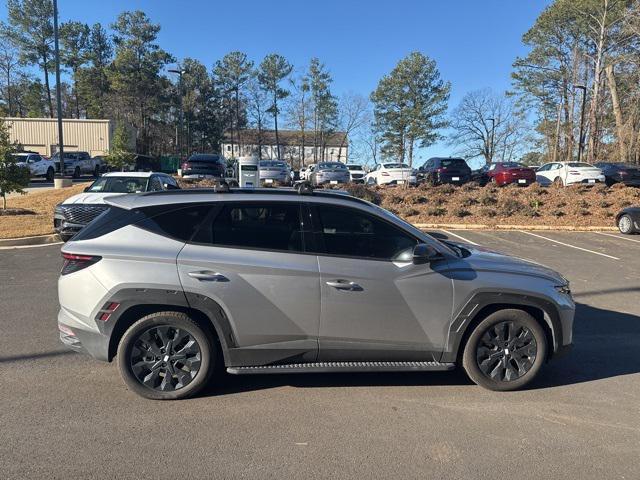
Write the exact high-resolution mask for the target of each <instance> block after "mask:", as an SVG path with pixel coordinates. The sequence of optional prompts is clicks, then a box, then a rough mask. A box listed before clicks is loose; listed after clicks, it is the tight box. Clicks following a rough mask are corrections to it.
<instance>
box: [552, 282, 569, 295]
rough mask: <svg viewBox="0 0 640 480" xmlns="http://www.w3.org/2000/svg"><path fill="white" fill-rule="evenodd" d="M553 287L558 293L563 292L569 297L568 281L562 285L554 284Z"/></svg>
mask: <svg viewBox="0 0 640 480" xmlns="http://www.w3.org/2000/svg"><path fill="white" fill-rule="evenodd" d="M554 288H555V289H556V291H558V292H559V293H563V294H564V295H567V296H569V297H570V296H571V287H570V286H569V282H567V283H565V284H564V285H556V286H555V287H554Z"/></svg>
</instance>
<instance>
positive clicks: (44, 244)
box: [0, 242, 64, 250]
mask: <svg viewBox="0 0 640 480" xmlns="http://www.w3.org/2000/svg"><path fill="white" fill-rule="evenodd" d="M63 243H64V242H53V243H43V244H42V245H16V246H13V247H0V250H15V249H17V248H40V247H50V246H51V245H62V244H63Z"/></svg>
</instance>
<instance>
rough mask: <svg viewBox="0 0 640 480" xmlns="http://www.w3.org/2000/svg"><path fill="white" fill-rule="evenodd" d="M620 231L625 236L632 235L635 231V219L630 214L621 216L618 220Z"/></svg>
mask: <svg viewBox="0 0 640 480" xmlns="http://www.w3.org/2000/svg"><path fill="white" fill-rule="evenodd" d="M618 230H620V233H624V234H625V235H631V234H632V233H633V232H634V231H635V229H634V228H633V218H631V215H629V214H628V213H625V214H624V215H621V216H620V218H619V219H618Z"/></svg>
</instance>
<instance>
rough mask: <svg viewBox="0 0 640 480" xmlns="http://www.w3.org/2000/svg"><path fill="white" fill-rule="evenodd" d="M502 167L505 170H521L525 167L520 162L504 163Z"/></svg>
mask: <svg viewBox="0 0 640 480" xmlns="http://www.w3.org/2000/svg"><path fill="white" fill-rule="evenodd" d="M502 166H503V167H504V168H519V167H524V165H522V164H521V163H518V162H503V163H502Z"/></svg>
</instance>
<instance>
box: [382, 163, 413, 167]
mask: <svg viewBox="0 0 640 480" xmlns="http://www.w3.org/2000/svg"><path fill="white" fill-rule="evenodd" d="M384 168H409V165H407V164H406V163H385V164H384Z"/></svg>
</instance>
